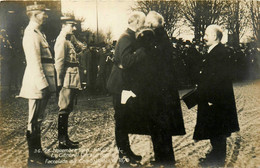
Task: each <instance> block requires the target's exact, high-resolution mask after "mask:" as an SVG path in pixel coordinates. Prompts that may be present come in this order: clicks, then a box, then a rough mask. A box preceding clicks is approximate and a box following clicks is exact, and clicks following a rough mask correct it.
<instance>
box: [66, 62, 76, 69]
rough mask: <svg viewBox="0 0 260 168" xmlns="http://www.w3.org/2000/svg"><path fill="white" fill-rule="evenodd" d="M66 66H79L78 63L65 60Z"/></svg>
mask: <svg viewBox="0 0 260 168" xmlns="http://www.w3.org/2000/svg"><path fill="white" fill-rule="evenodd" d="M65 66H66V67H72V68H73V67H79V63H72V62H65Z"/></svg>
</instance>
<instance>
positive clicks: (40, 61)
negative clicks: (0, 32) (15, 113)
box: [19, 4, 56, 164]
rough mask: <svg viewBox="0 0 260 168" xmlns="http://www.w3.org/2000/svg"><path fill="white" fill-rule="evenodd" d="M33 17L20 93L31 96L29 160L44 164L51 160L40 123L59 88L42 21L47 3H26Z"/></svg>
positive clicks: (25, 44)
mask: <svg viewBox="0 0 260 168" xmlns="http://www.w3.org/2000/svg"><path fill="white" fill-rule="evenodd" d="M26 10H27V15H28V17H29V19H30V22H29V24H28V26H27V27H26V29H25V31H24V36H23V49H24V53H25V59H26V69H25V72H24V76H23V82H22V87H21V91H20V94H19V97H22V98H26V99H28V102H29V118H28V126H27V141H28V148H29V159H28V164H30V163H39V164H44V163H45V161H46V159H48V160H52V159H54V158H51V157H50V156H47V155H46V154H44V152H43V150H42V147H41V123H42V121H43V118H44V111H45V108H46V105H47V102H48V99H49V98H50V95H51V93H52V92H55V91H56V84H55V77H54V72H55V69H54V65H53V62H54V61H53V58H52V54H51V52H50V46H49V44H48V42H47V40H46V37H45V35H44V33H43V32H42V31H41V27H42V25H43V24H44V23H45V22H46V19H47V18H48V15H47V14H46V12H45V11H46V10H47V9H46V8H45V5H40V4H34V5H30V6H27V7H26Z"/></svg>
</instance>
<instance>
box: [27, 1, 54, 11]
mask: <svg viewBox="0 0 260 168" xmlns="http://www.w3.org/2000/svg"><path fill="white" fill-rule="evenodd" d="M37 10H39V11H48V10H50V9H48V8H46V7H45V5H44V4H37V2H34V4H33V5H28V6H26V11H27V12H29V11H37Z"/></svg>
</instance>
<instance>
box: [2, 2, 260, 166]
mask: <svg viewBox="0 0 260 168" xmlns="http://www.w3.org/2000/svg"><path fill="white" fill-rule="evenodd" d="M46 10H48V9H46V8H45V5H42V4H34V5H29V6H27V7H26V11H27V15H28V17H29V20H30V21H29V24H28V26H27V27H26V28H25V30H24V35H23V40H22V46H23V50H24V54H25V62H26V64H25V65H24V66H25V71H24V74H23V79H22V83H21V89H20V93H19V96H18V97H21V98H25V99H28V105H29V106H28V107H29V108H28V110H29V112H28V125H27V134H26V137H27V142H28V150H29V158H28V164H29V165H33V166H37V165H43V164H45V163H46V160H56V159H57V158H54V157H51V156H49V155H46V154H45V153H44V150H43V149H42V146H41V123H42V121H43V120H44V115H45V108H46V106H47V103H48V100H49V99H50V96H51V95H52V94H53V93H56V94H57V96H58V107H59V112H58V143H59V145H58V148H60V149H77V148H80V143H79V142H74V141H72V140H70V138H69V136H68V127H69V125H68V118H69V115H70V113H71V112H73V108H74V101H75V96H76V95H77V93H78V92H79V91H82V90H84V88H87V90H88V89H89V90H93V91H100V92H101V93H104V94H107V93H110V94H111V95H112V97H113V107H114V110H115V115H114V117H115V141H116V146H117V148H118V153H119V155H118V156H119V163H120V165H121V166H124V165H127V166H131V165H132V164H135V165H136V164H137V165H138V164H139V163H140V161H141V160H142V156H140V155H137V154H135V153H134V152H133V151H132V150H131V145H130V142H129V137H128V134H130V133H134V134H145V135H150V136H151V141H152V144H153V150H154V158H155V162H154V163H153V164H154V165H156V166H161V165H164V166H165V167H167V166H168V167H172V166H174V164H175V162H176V160H175V155H174V149H173V143H174V142H173V140H172V136H176V135H178V136H181V135H185V134H186V132H185V126H184V124H185V123H184V120H183V116H182V108H181V103H180V97H179V93H178V89H180V87H187V86H188V87H191V86H196V89H195V90H193V92H191V94H190V93H189V95H186V96H187V97H188V96H190V95H192V96H193V99H195V102H196V103H195V104H196V105H198V110H197V112H198V113H197V114H198V115H197V122H196V126H195V130H194V135H193V139H194V140H196V141H199V140H205V139H209V140H210V143H211V146H212V150H211V152H210V153H208V154H207V155H206V158H202V160H203V161H205V162H206V163H207V162H209V163H214V164H215V163H216V164H219V163H220V162H221V163H222V162H224V161H225V157H226V141H227V138H228V137H229V136H231V133H233V132H236V131H239V124H238V118H237V111H236V104H235V97H234V92H233V86H232V79H237V80H238V79H239V80H240V79H245V78H246V77H247V76H248V75H252V76H251V77H252V78H253V77H256V75H258V74H256V73H255V70H256V69H257V68H259V67H258V66H257V62H258V60H257V59H259V58H257V56H259V54H257V53H256V52H258V53H259V51H258V50H257V49H256V47H255V46H254V45H250V46H248V45H247V46H245V48H244V46H241V47H240V48H239V47H238V48H232V47H228V46H225V45H224V44H222V43H221V39H222V36H223V31H222V30H221V28H220V26H218V25H209V26H208V27H207V28H206V30H205V36H204V42H203V43H197V42H196V40H193V41H192V43H191V42H189V41H186V42H183V41H182V40H181V39H179V40H176V39H172V40H170V38H169V37H168V35H167V32H166V30H165V29H164V18H163V17H162V15H160V14H159V13H157V12H155V11H150V12H149V13H148V14H147V15H145V14H144V13H142V12H138V11H134V12H133V13H131V15H130V16H129V19H128V28H127V30H126V31H125V32H124V33H123V34H122V35H121V36H120V38H119V40H118V42H117V44H116V46H115V48H114V46H111V45H105V46H101V47H94V46H89V45H88V44H86V42H85V41H84V40H83V41H80V40H78V39H77V37H76V36H75V34H74V30H76V24H77V22H75V19H74V18H73V17H68V16H67V17H66V16H63V17H61V23H62V28H61V31H60V34H59V35H58V37H57V39H56V41H55V44H54V52H52V51H51V50H52V49H51V46H50V45H49V43H48V42H47V39H46V36H45V34H44V32H43V31H42V25H44V24H45V23H46V20H47V18H48V15H47V13H46ZM1 33H2V36H3V37H5V38H3V37H1V45H3V46H4V48H5V49H4V52H5V53H3V54H5V55H6V57H8V56H9V55H10V54H11V53H12V52H11V51H12V49H13V48H12V46H11V43H10V42H9V41H8V40H7V36H6V35H5V36H4V33H3V32H1ZM83 39H84V38H83ZM4 59H5V58H4ZM10 64H11V62H10ZM194 94H196V95H195V96H194ZM185 103H186V101H185Z"/></svg>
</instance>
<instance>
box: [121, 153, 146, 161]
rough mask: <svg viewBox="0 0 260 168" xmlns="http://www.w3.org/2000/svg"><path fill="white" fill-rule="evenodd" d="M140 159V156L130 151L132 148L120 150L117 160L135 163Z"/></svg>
mask: <svg viewBox="0 0 260 168" xmlns="http://www.w3.org/2000/svg"><path fill="white" fill-rule="evenodd" d="M141 160H142V156H140V155H136V154H134V153H133V152H132V150H129V151H127V152H126V151H122V150H121V151H120V152H119V162H120V161H121V162H131V163H137V162H140V161H141Z"/></svg>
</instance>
